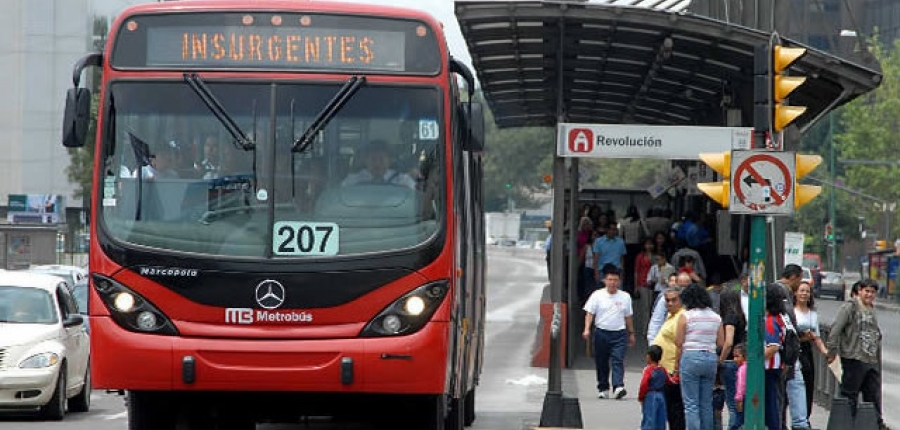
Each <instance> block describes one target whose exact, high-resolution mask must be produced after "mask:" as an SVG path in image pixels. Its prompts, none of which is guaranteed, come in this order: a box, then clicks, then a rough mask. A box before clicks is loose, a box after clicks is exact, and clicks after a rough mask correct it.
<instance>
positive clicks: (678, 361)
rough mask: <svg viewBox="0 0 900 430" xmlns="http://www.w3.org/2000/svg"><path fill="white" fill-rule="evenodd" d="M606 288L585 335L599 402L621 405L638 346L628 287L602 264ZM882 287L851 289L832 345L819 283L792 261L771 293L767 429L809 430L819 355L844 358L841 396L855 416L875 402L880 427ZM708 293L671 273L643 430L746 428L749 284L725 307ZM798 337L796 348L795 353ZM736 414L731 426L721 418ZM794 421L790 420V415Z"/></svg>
mask: <svg viewBox="0 0 900 430" xmlns="http://www.w3.org/2000/svg"><path fill="white" fill-rule="evenodd" d="M599 272H600V273H602V285H603V286H602V288H600V289H598V290H596V291H594V292H593V293H592V294H591V295H590V296H589V298H588V299H587V301H586V303H585V305H584V311H585V321H584V323H585V329H584V331H583V337H584V338H585V339H586V340H588V339H590V340H592V341H593V348H594V358H595V361H596V370H597V390H598V396H599V397H600V398H601V399H606V398H615V399H622V398H624V397H625V396H626V395H627V392H626V390H625V381H624V376H625V369H624V366H625V364H624V363H625V360H624V359H625V352H626V348H627V347H628V346H634V345H635V326H634V322H633V318H632V317H633V315H634V311H633V307H632V300H631V295H630V294H628V293H627V292H624V291H623V290H622V289H621V270H620V269H619V268H618V267H617V266H615V265H614V264H612V263H607V264H605V265H604V266H601V269H600V270H599ZM877 291H878V284H877V282H875V281H872V280H869V279H866V280H863V281H860V282H858V283H857V284H856V285H854V287H853V292H852V299H851V300H850V301H848V302H846V303H845V304H844V305H843V306H841V308H840V310H839V311H838V314H837V316H836V317H835V319H834V322H833V324H832V326H831V330H830V335H829V337H828V339H827V342H825V341H823V340H822V338H821V337H820V333H819V322H818V315H817V313H816V311H815V302H814V299H813V296H812V288H811V286H810V285H809V284H808V283H806V282H805V281H802V269H801V268H800V266H797V265H794V264H789V265H787V266H786V267H785V269H784V270H783V272H782V275H781V278H780V279H779V280H778V281H776V282H774V283H772V284H769V285H768V286H767V287H766V294H765V318H764V328H763V332H764V339H763V342H764V344H763V346H764V363H763V364H764V369H765V370H764V380H765V385H764V390H763V393H762V395H763V397H764V404H765V416H764V423H765V426H766V428H767V429H770V430H782V429H792V430H798V429H809V428H811V426H810V421H809V417H810V413H811V412H812V395H813V390H814V388H815V379H816V377H815V372H817V371H822V370H821V369H816V368H815V361H814V360H813V353H814V352H813V351H814V350H815V351H818V352H819V353H821V354H823V355H824V356H825V357H827V360H828V362H829V363H831V362H832V361H834V360H836V359H838V357H839V358H840V360H841V365H842V368H843V374H842V379H841V388H840V391H841V394H842V395H843V396H844V397H846V398H847V399H848V401H849V403H850V405H851V408H852V411H853V413H854V414H855V413H856V406H857V404H858V398H859V396H860V395H862V399H863V400H864V401H866V402H871V403H872V404H873V405H874V408H875V412H876V414H877V417H878V422H879V426H880V428H881V429H886V428H887V426H886V425H885V424H884V421H883V419H882V417H881V407H882V405H881V366H880V358H881V331H880V328H879V325H878V320H877V318H876V314H875V311H874V300H875V296H876V294H877ZM712 297H713V294H710V289H708V288H705V287H703V286H701V285H700V284H698V283H697V282H694V280H693V279H692V278H691V276H690V275H689V274H687V273H685V272H682V273H671V274H669V275H668V276H667V278H666V287H665V290H664V291H663V293H662V294H661V295H660V296H659V298H658V300H657V302H656V303H655V304H654V310H653V318H651V319H650V321H649V324H648V328H647V340H648V344H649V345H650V346H649V348H648V349H647V351H646V362H647V366H646V367H645V368H644V371H643V374H642V380H641V383H640V390H639V393H638V400H639V401H640V402H641V403H642V405H643V417H642V421H641V428H642V429H647V430H652V429H665V428H666V426H667V425H668V428H669V429H671V430H680V429H689V430H712V429H721V428H727V429H729V430H735V429H740V428H741V427H742V426H743V424H744V414H743V413H744V399H745V396H746V386H747V383H746V380H747V370H746V360H747V346H746V339H747V329H748V326H749V324H748V323H747V321H748V315H747V308H748V303H749V282H748V277H747V276H746V275H742V276H741V289H740V290H738V289H724V290H723V291H722V292H721V294H720V301H719V306H718V308H714V307H713V300H712ZM791 333H793V334H795V336H796V339H797V340H798V341H797V342H798V344H799V345H798V346H797V347H796V351H795V352H791V351H790V350H791V341H790V337H791ZM726 409H727V411H728V419H727V422H726V421H725V420H724V419H723V415H724V413H723V412H724V410H726ZM788 417H789V418H790V420H787V419H786V418H788Z"/></svg>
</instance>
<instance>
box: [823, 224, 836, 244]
mask: <svg viewBox="0 0 900 430" xmlns="http://www.w3.org/2000/svg"><path fill="white" fill-rule="evenodd" d="M825 242H828V243H832V242H834V227H832V226H831V223H830V222H829V223H828V224H825Z"/></svg>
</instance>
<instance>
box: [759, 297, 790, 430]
mask: <svg viewBox="0 0 900 430" xmlns="http://www.w3.org/2000/svg"><path fill="white" fill-rule="evenodd" d="M784 300H785V292H784V288H782V287H781V286H779V285H776V284H769V285H768V286H767V287H766V319H765V334H764V339H763V341H764V343H765V345H766V346H765V349H764V350H763V359H764V368H765V396H764V397H765V422H766V428H767V429H769V430H781V422H782V421H781V416H782V414H781V402H782V399H783V397H782V396H781V395H780V393H781V392H782V391H783V390H782V388H783V387H784V384H783V379H782V374H783V368H782V365H781V345H782V344H783V343H784V323H783V322H782V319H781V315H782V313H783V312H784Z"/></svg>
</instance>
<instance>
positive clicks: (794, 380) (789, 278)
mask: <svg viewBox="0 0 900 430" xmlns="http://www.w3.org/2000/svg"><path fill="white" fill-rule="evenodd" d="M802 279H803V269H802V268H801V267H800V266H798V265H796V264H788V265H786V266H784V270H783V271H782V272H781V279H779V280H777V281H775V282H774V283H773V284H772V285H776V286H778V287H780V288H781V289H782V291H783V297H784V300H783V302H782V311H781V312H782V313H783V314H785V315H787V316H788V318H789V319H790V323H791V324H792V325H793V327H797V315H796V314H795V313H794V291H795V290H796V289H797V286H798V285H800V281H801V280H802ZM782 325H784V324H782ZM798 334H799V333H798ZM783 364H784V372H783V374H782V377H781V388H780V390H779V393H780V396H781V398H780V402H779V404H780V407H781V409H780V411H781V422H783V423H786V420H785V418H786V417H787V410H788V408H790V413H791V425H790V427H791V428H792V429H795V430H799V429H809V428H810V425H809V420H808V419H807V416H808V415H809V414H807V410H806V383H805V382H804V381H803V372H802V370H801V367H802V366H801V364H800V360H799V359H798V360H796V361H794V362H793V363H783Z"/></svg>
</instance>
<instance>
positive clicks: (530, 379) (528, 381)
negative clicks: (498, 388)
mask: <svg viewBox="0 0 900 430" xmlns="http://www.w3.org/2000/svg"><path fill="white" fill-rule="evenodd" d="M506 383H507V384H511V385H523V386H529V385H546V384H547V379H546V378H542V377H540V376H537V375H528V376H525V377H522V378H519V379H507V380H506Z"/></svg>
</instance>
